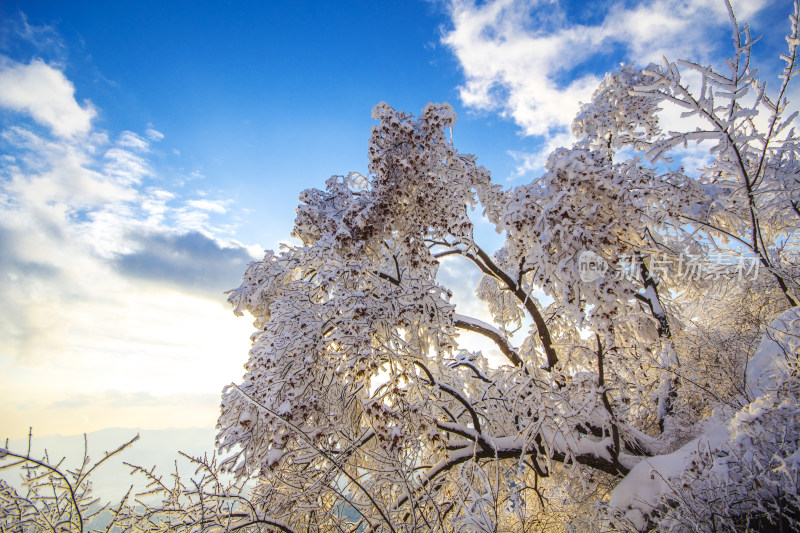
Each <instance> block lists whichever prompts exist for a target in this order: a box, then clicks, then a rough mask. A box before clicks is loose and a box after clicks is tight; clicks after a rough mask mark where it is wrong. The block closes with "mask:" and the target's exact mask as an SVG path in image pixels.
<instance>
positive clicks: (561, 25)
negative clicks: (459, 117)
mask: <svg viewBox="0 0 800 533" xmlns="http://www.w3.org/2000/svg"><path fill="white" fill-rule="evenodd" d="M765 4H766V0H740V1H738V2H734V8H735V9H736V11H737V14H738V15H739V16H740V18H741V19H742V20H747V19H748V18H751V17H753V16H754V15H755V14H756V13H757V12H758V11H759V10H761V9H762V8H763V7H764V5H765ZM450 18H451V27H450V29H449V30H447V31H446V32H445V34H444V36H443V38H442V41H443V43H444V44H445V45H446V46H448V47H449V48H450V49H451V50H452V52H453V54H454V55H455V57H456V58H457V60H458V61H459V63H460V65H461V68H462V70H463V72H464V78H465V82H464V84H463V85H462V86H461V87H460V97H461V100H462V102H463V103H464V104H465V105H466V106H467V107H471V108H473V109H476V110H489V111H496V112H500V113H501V114H502V115H504V116H506V117H508V118H510V119H511V120H513V121H514V122H515V123H517V124H518V125H519V126H520V128H521V130H522V132H523V133H524V134H526V135H534V136H541V137H544V138H546V139H553V138H554V137H555V136H561V138H560V139H559V140H563V135H564V134H565V133H566V132H567V131H568V127H569V124H570V123H571V121H572V119H573V118H574V116H575V114H576V112H577V111H578V108H579V104H580V102H582V101H583V102H586V101H588V100H589V99H590V97H591V94H592V92H593V91H594V89H595V88H596V87H597V85H598V83H599V82H600V80H601V79H602V76H603V74H604V70H605V69H608V68H613V67H614V66H615V65H613V64H611V65H609V64H608V62H609V61H610V58H611V57H613V58H621V60H622V61H626V62H627V61H632V62H635V63H639V64H647V63H649V62H653V61H660V59H661V57H662V56H667V57H670V58H673V59H675V58H679V57H680V58H694V59H698V60H708V59H709V58H710V57H709V56H711V55H713V54H715V53H717V51H718V46H717V41H716V40H715V39H718V38H719V36H720V32H721V31H724V30H725V29H726V28H727V27H728V24H729V19H728V14H727V11H726V8H725V6H724V4H723V3H722V2H721V1H718V0H696V1H692V2H685V1H683V0H656V1H654V2H642V1H636V2H611V3H603V2H594V3H592V4H591V8H590V9H589V8H587V11H586V12H580V10H577V11H575V12H567V11H565V10H564V9H563V8H562V5H561V2H559V1H558V0H550V1H546V0H497V1H493V2H487V3H481V4H476V3H474V2H472V1H468V0H454V1H453V2H452V3H451V4H450ZM723 35H724V34H723ZM618 60H619V59H618ZM547 144H550V145H552V142H548V143H547ZM544 155H545V154H543V153H537V154H527V155H523V154H517V157H520V158H521V159H522V160H523V164H521V165H520V169H519V170H520V173H524V172H525V171H527V170H530V169H532V168H536V166H538V165H540V164H541V163H542V162H543V161H544V159H545V158H544Z"/></svg>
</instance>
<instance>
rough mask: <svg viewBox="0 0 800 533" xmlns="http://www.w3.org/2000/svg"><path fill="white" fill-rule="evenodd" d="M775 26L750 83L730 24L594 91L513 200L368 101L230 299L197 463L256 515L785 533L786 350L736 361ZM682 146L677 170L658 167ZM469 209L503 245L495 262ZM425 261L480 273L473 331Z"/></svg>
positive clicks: (794, 329) (778, 283)
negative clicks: (242, 369) (774, 530)
mask: <svg viewBox="0 0 800 533" xmlns="http://www.w3.org/2000/svg"><path fill="white" fill-rule="evenodd" d="M796 17H797V6H796V8H795V13H794V15H793V16H792V19H791V22H792V24H791V30H790V34H789V38H788V39H787V40H788V49H789V50H788V52H787V54H786V55H785V56H784V57H783V59H784V61H785V63H786V69H785V71H784V72H783V75H782V76H781V78H780V79H779V84H778V87H777V89H774V90H773V89H771V87H767V84H766V82H765V81H763V80H762V79H760V78H759V76H758V73H757V70H756V68H755V66H754V65H752V64H751V51H752V47H753V46H754V42H753V39H751V37H750V33H749V29H748V27H747V26H743V27H741V26H739V24H738V22H737V21H736V20H735V18H734V16H733V12H732V10H731V23H732V28H733V29H734V31H733V44H734V48H733V53H732V56H731V59H730V60H729V61H728V63H727V64H726V65H725V66H724V67H723V68H716V67H712V66H701V65H698V64H695V63H691V62H687V61H677V62H669V61H666V60H665V62H664V63H663V64H651V65H648V66H646V67H643V68H639V67H636V66H634V65H626V66H623V67H622V68H621V69H620V70H619V71H618V72H616V73H612V74H609V75H608V76H607V77H606V79H605V81H604V82H603V83H602V84H601V86H600V87H599V88H598V90H597V91H596V92H595V94H594V96H593V98H592V100H591V101H590V102H588V103H586V104H585V105H584V106H583V107H582V109H581V111H580V113H579V115H578V117H577V118H576V121H575V124H574V133H575V135H576V136H577V137H578V140H577V142H576V143H575V145H574V146H573V147H571V148H562V149H558V150H556V151H555V152H553V154H551V156H550V158H549V160H548V163H547V167H546V171H545V173H544V175H542V176H540V177H538V178H536V179H534V180H533V181H532V182H531V183H529V184H527V185H522V186H518V187H515V188H513V189H505V188H503V187H502V186H500V185H497V184H495V183H493V182H492V181H491V176H490V173H489V172H488V171H487V170H486V169H485V168H483V167H481V166H479V165H478V164H477V160H476V157H475V156H473V155H469V154H462V153H460V152H459V151H458V150H457V149H456V148H455V146H454V144H453V142H452V136H451V131H452V128H453V127H454V124H455V121H456V117H455V114H454V112H453V110H452V108H451V107H450V106H449V105H447V104H429V105H428V106H426V107H425V108H424V109H423V111H422V113H421V114H420V115H419V116H418V117H417V116H413V115H409V114H407V113H405V112H402V111H397V110H395V109H393V108H391V107H390V106H388V105H386V104H380V105H378V106H376V108H375V110H374V112H373V117H374V118H375V119H376V120H377V121H378V124H377V125H376V126H375V127H374V128H373V130H372V135H371V137H370V141H369V147H368V155H369V173H368V174H367V175H365V176H362V175H359V174H350V175H347V176H334V177H331V178H330V179H329V180H328V181H327V182H326V186H325V189H324V190H317V189H312V190H307V191H304V192H303V193H302V194H301V196H300V205H299V207H298V208H297V218H296V221H295V227H294V231H293V236H294V237H295V238H296V239H297V241H296V243H295V244H292V245H286V246H284V247H283V249H282V250H280V251H278V252H273V251H269V252H267V253H266V255H265V257H264V259H263V260H262V261H260V262H255V263H253V264H251V265H250V266H249V267H248V269H247V272H246V273H245V275H244V278H243V281H242V284H241V286H240V287H239V288H237V289H235V290H233V291H231V292H230V302H231V303H232V304H233V306H234V308H235V311H236V312H237V313H240V314H241V313H244V312H248V313H250V314H251V315H252V316H253V317H254V318H255V322H254V325H255V327H256V332H255V333H254V334H253V336H252V340H253V346H252V349H251V351H250V357H249V360H248V361H247V364H246V374H245V376H244V378H243V381H242V382H241V383H238V384H232V385H230V386H229V387H227V388H226V389H225V391H224V394H223V399H222V413H221V415H220V419H219V430H220V431H219V436H218V444H219V446H220V448H221V449H222V451H223V452H225V453H227V454H229V455H228V456H227V459H226V460H225V461H224V462H223V463H222V465H221V467H222V469H223V470H225V471H229V472H232V473H233V474H234V475H235V476H237V477H238V478H239V479H248V478H254V479H257V480H258V486H257V489H256V494H257V496H258V497H257V509H256V510H257V511H258V513H261V514H259V516H263V517H265V518H264V519H265V520H267V519H268V520H272V521H273V523H275V524H281V526H280V529H282V530H286V531H301V530H302V531H306V530H312V531H340V530H344V531H394V532H399V531H421V530H437V531H496V530H498V529H501V530H502V529H507V530H515V531H516V530H520V531H521V530H526V529H537V528H538V529H542V528H554V529H559V528H560V527H563V526H564V523H566V522H570V521H573V522H575V524H578V523H579V522H580V521H581V520H582V517H585V516H595V514H594V513H592V512H590V510H593V511H597V507H601V508H602V511H603V513H602V514H603V516H604V517H605V522H603V523H602V524H595V526H597V527H600V528H606V529H607V528H612V529H613V528H622V529H625V528H635V529H647V528H666V529H676V530H681V528H684V529H689V530H691V529H699V530H705V529H703V528H704V527H705V526H702V525H701V524H704V523H707V522H708V521H709V520H712V521H713V520H717V522H714V523H715V524H716V528H717V529H715V530H719V529H720V528H722V529H724V528H734V529H735V528H739V527H750V528H751V529H759V528H761V529H764V528H767V527H768V525H769V524H770V523H771V522H774V521H775V520H778V522H780V523H783V524H788V525H790V526H792V527H796V523H795V521H796V520H797V517H798V500H797V481H798V479H797V465H796V457H797V454H798V452H797V442H798V439H799V438H800V428H799V427H798V424H797V415H798V411H797V394H796V392H797V391H796V388H797V387H796V383H797V372H796V366H793V365H795V363H793V362H791V361H795V360H796V355H797V353H796V352H797V344H796V343H795V342H789V341H786V340H785V339H784V340H781V341H780V342H778V341H776V342H778V344H780V346H785V347H788V348H786V349H787V353H786V354H785V358H784V359H785V361H784V359H780V360H779V358H777V357H766V356H763V357H762V356H760V355H758V354H756V348H757V345H758V344H757V341H758V339H759V338H760V337H761V336H762V335H770V334H771V332H773V330H775V327H774V326H770V327H768V325H769V324H770V322H771V321H772V320H773V319H774V318H775V317H776V316H777V315H778V314H780V313H781V312H783V311H785V310H786V309H789V308H793V307H794V306H795V305H797V302H798V282H797V275H796V274H797V269H798V266H800V265H799V264H798V256H797V244H796V237H795V235H794V231H795V229H796V228H797V225H798V220H800V208H799V206H800V188H798V185H799V184H800V182H799V181H798V178H797V176H798V175H799V174H798V170H799V169H798V158H797V153H798V139H797V137H796V136H795V132H794V129H793V123H794V114H791V113H788V111H787V109H788V103H787V102H786V99H785V96H786V94H787V90H788V89H787V88H788V86H789V82H790V81H791V79H792V78H793V76H794V74H795V72H794V71H795V62H796V49H797V45H798V42H800V41H799V40H798V31H797V19H796ZM687 79H689V80H692V82H691V83H688V82H687V81H686V80H687ZM664 113H671V114H673V115H680V119H678V120H679V121H682V123H683V124H685V128H684V129H683V130H681V131H672V128H670V130H669V131H667V130H665V128H663V127H662V125H661V119H662V117H663V114H664ZM673 120H676V119H675V118H674V117H673ZM690 143H691V144H692V145H694V144H695V143H699V144H700V146H701V147H704V148H705V149H706V153H707V154H708V160H707V163H706V164H705V165H704V166H703V168H700V169H698V170H695V169H693V168H684V167H683V166H681V165H680V164H679V163H680V158H681V157H682V155H684V154H685V153H686V152H685V151H684V149H685V147H686V146H688V145H689V144H690ZM480 213H483V215H484V216H485V217H486V219H487V220H488V221H489V223H491V224H493V225H494V227H495V228H496V230H497V231H498V233H500V234H501V235H502V236H503V237H504V239H505V242H504V244H503V246H502V247H501V248H500V249H499V250H497V251H495V252H491V251H488V250H486V249H485V248H483V247H482V246H481V245H480V243H478V242H477V241H476V238H475V233H474V231H473V229H474V225H473V224H474V223H473V220H475V219H476V216H479V215H480ZM444 261H447V262H448V269H449V270H451V271H452V270H453V269H458V268H461V269H465V270H466V269H470V268H471V269H477V270H478V271H479V272H480V273H481V274H482V275H483V277H482V279H481V280H480V282H479V283H478V284H477V285H476V286H475V287H473V289H474V290H475V296H476V303H474V304H471V305H470V306H469V307H468V308H469V309H476V308H478V307H479V306H480V305H482V306H483V310H484V311H483V313H484V314H483V315H482V316H481V317H473V316H467V314H466V313H464V312H463V310H462V309H461V308H460V307H459V306H458V305H457V304H456V302H455V301H454V299H453V295H452V293H451V291H450V290H449V289H448V288H447V287H445V286H444V285H443V283H442V279H443V276H441V275H440V272H439V270H440V267H441V264H442V262H444ZM464 279H465V280H466V279H469V277H468V276H464ZM465 309H466V307H465ZM785 316H786V315H784V317H785ZM489 317H491V318H489ZM489 321H492V322H493V323H489ZM783 323H784V324H785V327H784V328H783V329H782V330H781V335H783V336H784V337H785V338H792V337H793V336H795V337H796V336H797V335H798V334H800V325H798V322H797V321H796V320H786V319H785V318H784V322H783ZM465 332H470V333H471V334H478V335H482V336H484V337H486V338H487V339H488V340H489V341H491V342H492V343H493V344H494V346H495V348H496V349H495V350H493V353H482V352H481V351H479V350H476V349H475V347H472V346H470V345H469V344H468V343H467V342H466V341H465V340H464V339H465V338H466V337H465V336H462V333H465ZM473 338H474V337H473ZM765 342H767V341H766V340H765V341H762V343H761V346H762V347H763V346H765V344H764V343H765ZM759 353H761V354H762V355H763V352H759ZM754 354H755V355H754ZM792 357H794V358H795V359H792ZM787 361H788V362H787ZM783 363H785V364H783ZM748 364H750V365H753V368H756V367H757V368H759V376H763V377H764V380H769V379H771V380H772V381H770V384H769V385H760V384H757V383H760V382H759V381H758V379H756V381H753V378H752V372H749V373H748V371H747V369H748ZM781 365H783V366H781ZM787 365H788V366H787ZM786 368H789V369H790V370H789V371H786ZM781 369H783V370H781ZM776 372H777V373H778V374H779V373H780V372H784V373H783V374H780V375H778V374H776ZM786 372H788V373H786ZM769 376H772V377H771V378H769ZM781 376H783V377H781ZM787 376H788V377H787ZM765 383H766V382H765ZM713 428H717V430H714V429H713ZM719 428H723V429H722V430H719ZM715 431H716V432H715ZM709 435H713V436H714V438H711V437H709ZM723 474H724V475H723ZM615 487H616V489H615ZM609 498H610V500H609ZM776 513H778V514H776ZM776 516H777V517H778V518H775V517H776ZM543 517H548V518H547V519H545V518H543ZM554 517H558V518H557V519H554ZM773 519H774V520H773ZM584 525H586V524H584ZM275 527H277V526H275Z"/></svg>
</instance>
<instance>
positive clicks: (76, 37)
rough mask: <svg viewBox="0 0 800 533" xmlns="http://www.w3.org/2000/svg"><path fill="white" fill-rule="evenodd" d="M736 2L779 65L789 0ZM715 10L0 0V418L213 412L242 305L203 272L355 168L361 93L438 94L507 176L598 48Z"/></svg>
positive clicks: (472, 143)
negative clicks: (301, 197)
mask: <svg viewBox="0 0 800 533" xmlns="http://www.w3.org/2000/svg"><path fill="white" fill-rule="evenodd" d="M734 6H735V8H736V11H737V14H738V15H739V17H740V19H741V20H749V21H750V22H751V23H752V25H753V27H754V32H755V33H756V34H760V35H763V39H762V42H761V43H760V44H759V45H758V46H759V48H758V49H757V53H758V55H759V56H765V57H770V58H771V62H769V63H766V64H765V67H764V69H763V70H762V74H764V75H765V77H766V79H767V80H769V81H770V83H774V80H775V78H774V74H775V73H776V72H777V69H779V68H780V67H781V65H780V63H779V62H778V61H777V50H779V49H780V47H781V46H782V45H783V35H785V33H786V31H787V30H788V23H787V22H786V20H787V18H788V13H789V11H790V7H791V6H790V3H789V2H788V1H785V0H781V1H773V2H769V1H768V0H743V1H739V2H734ZM729 34H730V29H729V25H728V22H727V14H726V11H725V7H724V4H723V3H722V2H721V1H717V0H697V1H692V2H682V1H678V0H657V1H653V2H637V1H621V2H605V3H597V2H593V3H584V2H559V1H556V0H553V1H544V0H542V1H537V0H529V1H524V0H502V1H499V2H483V3H480V4H479V5H475V4H472V3H470V2H466V1H461V0H457V1H453V2H435V1H431V2H347V3H339V4H328V3H324V2H147V1H141V0H140V1H137V2H102V3H98V2H85V1H79V0H72V1H70V2H56V1H53V2H40V1H36V0H26V1H24V2H19V1H13V0H12V1H7V2H4V3H3V4H0V301H3V303H4V305H3V306H2V309H0V401H2V403H3V405H4V408H3V409H2V410H0V437H3V436H9V437H19V436H21V435H23V434H25V433H26V432H27V427H28V426H29V425H33V426H34V428H35V430H36V431H37V433H38V434H50V433H79V432H83V431H92V430H96V429H101V428H104V427H115V426H116V427H149V428H159V427H170V426H173V427H189V426H209V425H213V424H214V421H215V418H216V405H217V404H218V399H219V391H220V390H221V388H222V387H223V386H224V385H225V384H227V383H229V382H230V381H233V380H237V379H238V378H239V377H240V375H241V373H242V368H241V367H242V364H243V363H244V362H245V360H246V350H247V347H248V344H249V341H248V336H249V332H250V329H251V327H250V325H249V321H248V320H247V319H237V318H235V317H234V316H233V314H232V313H231V312H230V310H229V309H228V308H227V305H226V304H225V302H224V296H222V294H221V293H222V291H223V290H225V289H227V288H232V287H234V286H235V285H237V284H238V280H239V277H240V275H241V273H242V272H243V270H244V265H245V264H246V262H247V261H250V260H253V259H255V258H258V257H259V256H260V254H261V253H262V250H263V249H264V248H274V247H276V246H277V245H278V243H279V242H280V241H281V240H284V239H287V238H288V234H289V231H290V230H291V224H292V220H293V218H294V213H293V210H294V208H295V206H296V203H297V196H298V193H299V192H300V191H301V190H303V189H305V188H309V187H321V186H322V185H323V182H324V180H325V179H326V178H327V177H328V176H330V175H332V174H344V173H347V172H349V171H360V172H365V171H366V163H367V159H366V146H367V139H368V136H369V131H370V127H371V126H372V125H373V120H372V119H371V118H370V110H371V109H372V107H373V106H374V105H375V104H377V103H378V102H380V101H386V102H388V103H389V104H390V105H392V106H394V107H396V108H402V109H405V110H406V111H409V112H418V111H419V110H421V109H422V107H423V106H424V105H425V103H427V102H429V101H437V102H441V101H448V102H450V103H451V104H453V106H454V107H455V109H456V112H457V113H458V115H459V119H458V123H457V125H456V127H455V131H454V137H455V143H456V146H457V148H459V149H460V150H461V151H463V152H472V153H476V154H477V155H478V158H479V161H480V162H481V163H482V164H484V165H485V166H486V167H487V168H489V169H490V170H491V171H492V172H493V175H494V177H495V180H497V181H498V182H499V183H503V184H504V185H507V186H513V185H515V184H519V183H523V182H527V181H529V180H530V179H532V178H534V177H535V176H536V175H537V173H538V172H541V168H542V165H543V162H544V160H545V157H546V154H547V153H548V152H549V151H550V150H551V149H552V148H553V147H556V146H559V145H563V144H567V143H569V142H570V138H569V135H568V134H567V131H568V125H569V122H570V120H571V118H572V116H573V115H574V113H575V111H576V110H577V106H578V102H579V101H581V100H584V101H585V100H587V99H588V98H589V97H590V95H591V92H592V90H593V89H594V88H595V87H596V85H597V83H599V81H600V80H601V79H602V76H603V74H604V72H606V71H607V70H609V69H613V68H614V67H615V65H618V64H619V63H621V62H626V61H634V62H637V63H646V62H649V61H655V60H658V59H659V58H660V57H661V56H662V55H667V56H668V57H670V58H678V57H683V58H690V59H696V60H700V61H703V62H717V63H719V62H720V60H721V59H723V58H724V57H725V54H727V53H728V52H729V37H728V36H729ZM771 74H772V75H773V76H772V77H770V75H771ZM485 234H486V235H487V236H489V234H490V232H485Z"/></svg>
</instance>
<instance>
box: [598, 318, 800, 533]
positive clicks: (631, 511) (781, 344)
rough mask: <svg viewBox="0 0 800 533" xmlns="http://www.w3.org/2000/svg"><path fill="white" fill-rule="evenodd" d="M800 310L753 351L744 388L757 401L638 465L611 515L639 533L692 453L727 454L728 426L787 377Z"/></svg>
mask: <svg viewBox="0 0 800 533" xmlns="http://www.w3.org/2000/svg"><path fill="white" fill-rule="evenodd" d="M798 333H800V307H795V308H793V309H790V310H789V311H786V312H785V313H783V314H782V315H781V316H780V317H778V318H777V319H775V320H774V321H773V322H772V323H771V324H770V325H769V327H768V328H767V332H766V333H765V334H764V336H763V337H762V339H761V343H760V344H759V347H758V350H757V351H756V353H755V355H754V356H753V357H752V359H751V361H750V364H749V365H748V368H747V384H748V386H749V388H750V393H751V394H752V396H753V397H755V398H756V401H754V402H753V403H751V404H749V405H747V406H745V407H744V408H743V409H741V410H740V411H738V412H737V413H734V415H733V417H732V418H731V417H730V416H728V417H723V416H722V415H720V414H718V413H716V414H715V415H712V416H711V417H709V418H708V419H706V420H705V421H704V422H703V423H701V424H700V426H699V427H700V431H699V436H698V437H697V438H695V439H694V440H692V441H690V442H688V443H686V444H684V445H683V446H682V447H681V448H679V449H678V450H676V451H674V452H672V453H669V454H665V455H659V456H656V457H649V458H647V459H643V460H642V461H640V462H639V463H638V464H636V466H634V467H633V468H632V469H631V471H630V473H628V475H627V476H625V479H623V480H622V481H621V482H620V483H619V485H617V487H616V488H615V489H614V491H613V492H612V494H611V498H610V501H609V504H610V507H611V508H612V509H617V510H619V511H621V512H622V514H623V515H624V517H625V518H626V519H628V520H630V522H631V523H632V524H633V526H634V527H637V528H639V529H643V528H644V527H645V526H646V518H647V516H648V515H649V514H650V513H651V512H652V511H653V509H654V508H655V507H656V506H657V505H658V503H659V500H660V499H661V497H662V496H663V495H665V494H667V493H668V492H669V491H670V490H671V489H670V486H669V480H670V478H678V477H679V476H680V475H681V473H683V471H684V470H685V469H686V468H687V467H688V466H689V464H690V462H691V460H692V455H693V453H694V452H698V451H701V450H704V449H705V450H708V449H710V450H720V451H722V452H725V451H726V450H728V449H729V442H730V440H731V429H730V428H731V423H732V420H734V419H735V418H736V416H737V415H739V414H742V415H745V414H748V413H750V412H751V411H757V410H758V409H760V408H761V406H760V405H757V404H758V403H759V398H760V397H763V396H764V395H765V394H768V393H769V392H770V391H774V390H775V389H776V388H777V386H778V383H779V382H780V380H781V374H782V373H786V372H788V359H787V356H789V355H793V356H794V357H797V355H798V354H800V335H798Z"/></svg>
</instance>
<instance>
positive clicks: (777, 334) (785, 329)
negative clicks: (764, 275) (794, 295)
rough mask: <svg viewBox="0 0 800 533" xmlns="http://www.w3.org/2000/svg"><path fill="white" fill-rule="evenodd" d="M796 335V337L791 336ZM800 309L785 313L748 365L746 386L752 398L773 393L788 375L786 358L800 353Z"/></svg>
mask: <svg viewBox="0 0 800 533" xmlns="http://www.w3.org/2000/svg"><path fill="white" fill-rule="evenodd" d="M792 331H794V332H795V334H791V332H792ZM798 331H800V307H795V308H794V309H790V310H788V311H786V312H785V313H783V314H782V315H781V316H779V317H778V318H776V319H775V320H773V321H772V323H771V324H770V325H769V327H768V328H767V332H766V333H765V334H764V336H763V337H762V339H761V344H760V345H759V346H758V350H757V351H756V353H755V354H754V355H753V357H752V358H751V359H750V362H749V363H748V365H747V386H748V388H749V389H750V390H749V392H750V394H751V395H752V398H758V397H759V396H763V395H764V393H765V392H767V391H769V390H774V389H775V386H776V383H777V381H778V378H779V376H780V374H783V373H786V372H788V368H787V360H786V356H787V354H794V355H795V356H796V355H797V354H798V353H800V338H798V336H797V335H796V333H797V332H798Z"/></svg>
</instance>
